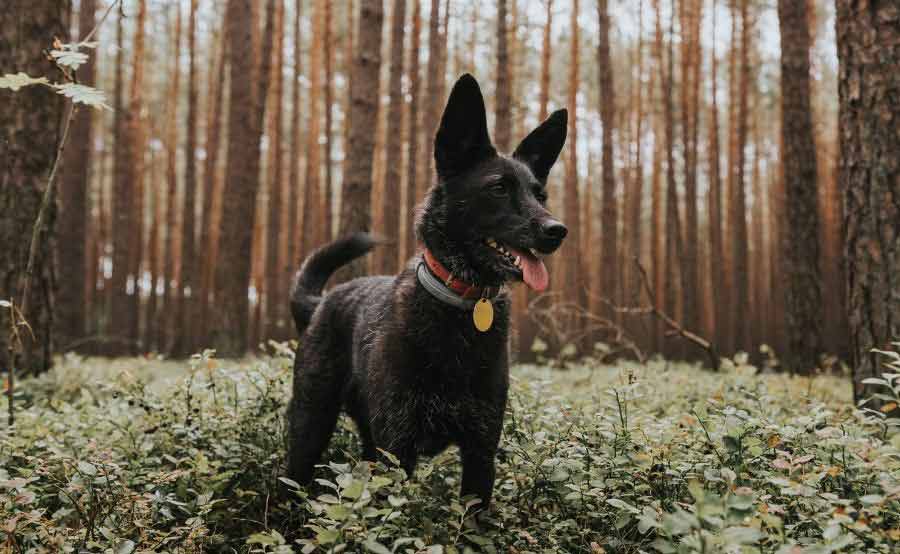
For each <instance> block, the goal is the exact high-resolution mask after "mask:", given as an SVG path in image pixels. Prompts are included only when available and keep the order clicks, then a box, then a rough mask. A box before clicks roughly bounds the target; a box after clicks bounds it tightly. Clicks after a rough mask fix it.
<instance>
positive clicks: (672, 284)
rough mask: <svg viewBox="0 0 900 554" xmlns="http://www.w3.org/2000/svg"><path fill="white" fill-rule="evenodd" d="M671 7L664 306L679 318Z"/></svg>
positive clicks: (681, 271)
mask: <svg viewBox="0 0 900 554" xmlns="http://www.w3.org/2000/svg"><path fill="white" fill-rule="evenodd" d="M674 12H675V10H674V6H673V7H672V8H671V14H670V20H669V44H668V47H667V60H666V66H667V69H666V70H665V74H664V76H663V78H662V83H663V95H664V99H663V102H664V105H665V108H664V118H665V123H664V128H665V140H666V216H665V219H666V222H665V234H666V250H665V252H666V253H665V259H666V262H665V271H666V277H665V301H664V302H663V306H664V308H665V311H666V312H667V313H668V314H669V315H673V314H674V317H676V318H680V316H681V313H679V310H678V307H679V302H678V297H679V292H680V290H682V287H683V286H684V281H685V275H684V269H685V266H684V264H683V263H681V260H683V254H684V245H683V241H682V238H681V216H680V214H679V209H678V191H677V183H676V181H675V153H674V150H675V114H674V105H673V104H674V102H673V96H674V89H675V83H674V81H675V70H674V59H675V55H674V54H675V53H674V50H673V44H672V43H673V40H674V34H675V33H674V30H673V27H674V23H673V21H674V18H675V15H674ZM664 352H669V353H670V355H678V353H679V352H680V348H679V347H678V346H673V347H671V348H668V349H664Z"/></svg>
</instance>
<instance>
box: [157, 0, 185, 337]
mask: <svg viewBox="0 0 900 554" xmlns="http://www.w3.org/2000/svg"><path fill="white" fill-rule="evenodd" d="M176 11H177V20H176V24H175V39H174V40H173V42H172V53H171V60H172V75H171V81H170V83H171V88H170V89H169V91H168V94H167V99H168V101H167V102H166V110H167V113H166V129H165V136H166V139H165V141H166V179H165V180H166V183H167V184H168V194H167V199H166V201H167V205H166V218H167V221H166V248H165V256H164V258H163V259H164V262H163V309H164V310H165V311H164V316H163V317H164V323H163V324H162V325H160V326H159V333H158V337H157V339H158V340H157V342H158V344H159V349H160V351H162V352H169V351H170V350H171V347H172V343H173V341H175V340H176V339H177V338H178V332H177V331H175V329H176V328H181V329H183V327H181V322H180V321H179V318H178V310H179V309H180V307H179V306H180V304H181V299H180V298H179V295H178V293H177V290H178V289H175V290H173V289H172V286H171V283H173V282H176V283H179V286H180V280H181V276H183V275H184V272H183V271H181V272H179V275H176V264H178V263H179V262H180V263H184V257H183V256H180V255H179V254H180V253H179V252H176V251H175V245H176V244H178V243H177V240H176V236H177V231H178V227H177V215H178V205H177V204H176V201H177V192H178V94H179V92H180V83H181V67H180V64H179V61H178V60H179V59H180V58H179V56H178V54H179V53H180V52H181V8H180V6H178V5H177V4H176ZM183 218H184V215H182V219H183ZM181 240H184V239H183V238H182V239H181Z"/></svg>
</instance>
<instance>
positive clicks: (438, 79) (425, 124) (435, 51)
mask: <svg viewBox="0 0 900 554" xmlns="http://www.w3.org/2000/svg"><path fill="white" fill-rule="evenodd" d="M440 51H441V3H440V0H431V12H430V15H429V21H428V66H427V68H426V69H425V77H426V82H425V114H424V118H423V120H422V132H423V133H425V135H424V137H422V138H423V141H422V144H423V146H424V149H423V154H426V155H425V156H423V157H424V158H425V165H424V166H422V169H423V172H422V176H421V177H419V178H417V179H416V186H417V189H416V198H423V197H424V196H425V191H426V190H428V187H430V186H431V183H432V181H433V180H434V160H433V159H432V157H433V156H432V144H433V141H434V135H435V133H436V132H437V126H438V123H439V121H440V117H441V103H442V102H443V101H444V99H443V98H442V97H441V96H440V92H439V91H440V87H441V83H442V82H443V80H444V76H443V75H441V74H439V72H440V67H441V64H440Z"/></svg>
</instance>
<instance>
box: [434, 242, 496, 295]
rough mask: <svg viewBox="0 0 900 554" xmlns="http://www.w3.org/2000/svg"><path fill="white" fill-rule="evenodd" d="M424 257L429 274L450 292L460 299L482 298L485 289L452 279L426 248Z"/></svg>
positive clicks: (450, 274) (451, 275) (448, 272)
mask: <svg viewBox="0 0 900 554" xmlns="http://www.w3.org/2000/svg"><path fill="white" fill-rule="evenodd" d="M424 256H425V264H426V265H428V269H430V270H431V273H432V274H433V275H434V276H435V277H437V278H438V279H440V280H441V281H442V282H443V283H444V285H445V286H446V287H447V288H448V289H450V290H452V291H453V292H455V293H456V294H458V295H459V296H461V297H462V298H469V299H471V298H481V297H482V296H484V293H485V290H486V289H484V288H482V287H477V286H475V285H474V284H472V283H467V282H465V281H463V280H461V279H457V278H456V277H454V276H453V274H452V273H450V271H449V270H448V269H447V268H446V267H444V266H443V264H441V262H439V261H437V258H435V257H434V255H433V254H432V253H431V251H430V250H428V249H427V248H425V249H424ZM487 290H488V291H489V290H490V289H489V288H488V289H487Z"/></svg>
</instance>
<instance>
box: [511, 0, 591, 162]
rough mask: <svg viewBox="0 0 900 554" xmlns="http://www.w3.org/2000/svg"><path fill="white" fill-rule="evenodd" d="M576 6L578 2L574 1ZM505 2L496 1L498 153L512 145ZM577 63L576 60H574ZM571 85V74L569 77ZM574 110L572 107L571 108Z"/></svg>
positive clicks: (576, 70)
mask: <svg viewBox="0 0 900 554" xmlns="http://www.w3.org/2000/svg"><path fill="white" fill-rule="evenodd" d="M575 2H576V3H575V5H576V6H577V5H578V4H577V2H578V0H575ZM506 11H507V10H506V0H498V2H497V75H496V83H497V88H496V91H495V95H496V98H495V99H494V145H495V146H496V147H497V149H498V150H499V151H500V152H509V151H510V148H511V143H512V129H511V127H512V111H511V106H510V104H512V84H511V83H510V82H509V81H510V68H509V32H508V31H507V25H506V18H507V14H506ZM576 63H577V59H576ZM569 71H570V72H571V71H574V72H575V75H576V78H577V74H578V69H577V67H576V68H575V69H572V68H571V67H570V68H569ZM569 79H570V81H569V82H570V84H571V82H572V81H571V79H572V77H571V73H570V76H569ZM573 108H574V106H573ZM570 151H574V149H570Z"/></svg>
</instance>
